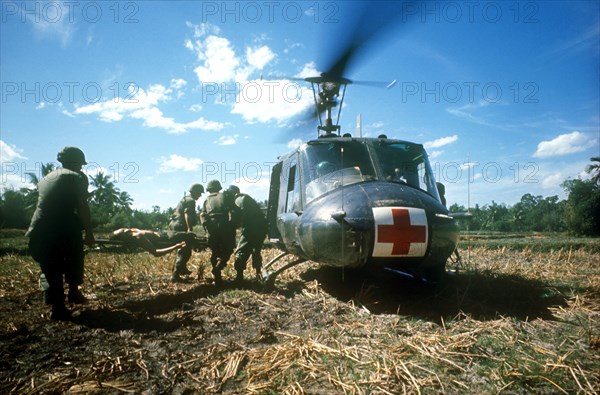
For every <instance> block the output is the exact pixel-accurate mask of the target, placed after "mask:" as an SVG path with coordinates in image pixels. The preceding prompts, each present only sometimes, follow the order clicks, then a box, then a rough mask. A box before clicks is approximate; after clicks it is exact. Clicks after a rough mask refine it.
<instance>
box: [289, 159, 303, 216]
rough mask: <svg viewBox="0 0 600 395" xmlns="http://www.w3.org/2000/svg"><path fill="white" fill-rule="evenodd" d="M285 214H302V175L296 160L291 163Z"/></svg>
mask: <svg viewBox="0 0 600 395" xmlns="http://www.w3.org/2000/svg"><path fill="white" fill-rule="evenodd" d="M285 212H286V213H295V214H298V215H300V214H302V204H301V203H300V174H299V172H298V166H297V164H296V161H295V160H293V161H291V162H290V170H289V173H288V183H287V198H286V208H285Z"/></svg>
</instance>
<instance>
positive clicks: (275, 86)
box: [231, 80, 313, 125]
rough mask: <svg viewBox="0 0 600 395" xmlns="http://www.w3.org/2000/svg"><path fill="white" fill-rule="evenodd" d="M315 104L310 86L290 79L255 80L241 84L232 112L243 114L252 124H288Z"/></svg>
mask: <svg viewBox="0 0 600 395" xmlns="http://www.w3.org/2000/svg"><path fill="white" fill-rule="evenodd" d="M312 106H313V97H312V92H311V91H310V90H309V89H308V88H307V87H303V86H300V85H299V84H296V83H294V82H292V81H289V80H273V81H263V80H254V81H248V82H247V83H246V84H244V85H242V86H241V89H240V92H239V94H238V98H237V100H236V103H235V104H234V105H233V108H232V109H231V113H232V114H239V115H241V116H242V118H244V120H246V121H247V122H249V123H254V122H261V123H268V122H276V123H277V124H279V125H285V124H286V122H287V121H288V120H289V119H290V118H293V117H295V116H298V115H300V114H303V113H305V112H306V110H307V109H309V108H311V107H312Z"/></svg>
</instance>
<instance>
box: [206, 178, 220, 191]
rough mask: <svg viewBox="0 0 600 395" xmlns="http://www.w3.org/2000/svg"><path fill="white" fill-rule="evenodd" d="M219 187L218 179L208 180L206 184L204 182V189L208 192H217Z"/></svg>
mask: <svg viewBox="0 0 600 395" xmlns="http://www.w3.org/2000/svg"><path fill="white" fill-rule="evenodd" d="M221 189H223V188H222V187H221V183H220V182H219V180H210V181H209V182H208V184H206V190H207V191H208V192H219V191H220V190H221Z"/></svg>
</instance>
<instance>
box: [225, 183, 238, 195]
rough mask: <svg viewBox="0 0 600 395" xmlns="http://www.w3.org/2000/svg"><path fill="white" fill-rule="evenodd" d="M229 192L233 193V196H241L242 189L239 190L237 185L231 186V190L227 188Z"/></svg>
mask: <svg viewBox="0 0 600 395" xmlns="http://www.w3.org/2000/svg"><path fill="white" fill-rule="evenodd" d="M227 192H229V193H231V194H232V195H239V194H240V188H238V187H237V186H236V185H230V186H229V188H227Z"/></svg>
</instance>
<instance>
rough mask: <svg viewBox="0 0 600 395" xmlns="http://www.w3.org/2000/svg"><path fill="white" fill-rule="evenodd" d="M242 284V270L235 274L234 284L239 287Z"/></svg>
mask: <svg viewBox="0 0 600 395" xmlns="http://www.w3.org/2000/svg"><path fill="white" fill-rule="evenodd" d="M243 282H244V271H243V270H238V271H237V274H236V276H235V283H236V284H237V285H241V284H242V283H243Z"/></svg>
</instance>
